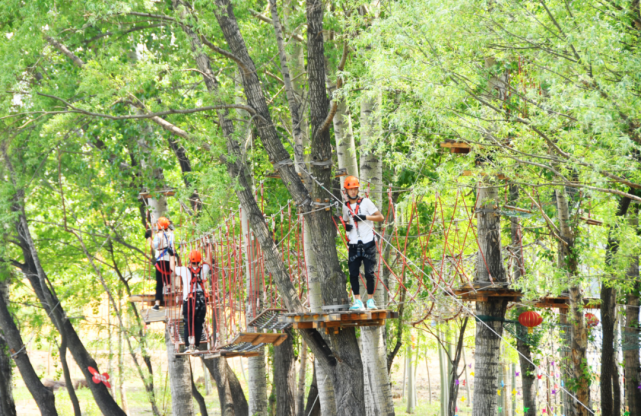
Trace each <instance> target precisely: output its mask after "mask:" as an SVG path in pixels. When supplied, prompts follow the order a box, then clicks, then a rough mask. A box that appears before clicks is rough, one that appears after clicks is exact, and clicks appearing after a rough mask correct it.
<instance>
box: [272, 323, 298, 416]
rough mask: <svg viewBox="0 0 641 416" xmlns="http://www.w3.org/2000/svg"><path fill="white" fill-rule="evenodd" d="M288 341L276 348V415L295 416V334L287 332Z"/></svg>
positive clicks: (290, 331) (289, 330)
mask: <svg viewBox="0 0 641 416" xmlns="http://www.w3.org/2000/svg"><path fill="white" fill-rule="evenodd" d="M285 333H286V334H287V339H286V340H285V341H284V342H283V343H282V344H280V345H279V346H277V347H274V386H275V387H276V415H277V416H295V415H296V409H295V407H296V403H295V401H294V389H295V384H296V375H295V374H296V366H295V365H294V363H295V361H294V344H293V340H292V338H293V335H294V334H293V332H292V330H291V329H287V330H285Z"/></svg>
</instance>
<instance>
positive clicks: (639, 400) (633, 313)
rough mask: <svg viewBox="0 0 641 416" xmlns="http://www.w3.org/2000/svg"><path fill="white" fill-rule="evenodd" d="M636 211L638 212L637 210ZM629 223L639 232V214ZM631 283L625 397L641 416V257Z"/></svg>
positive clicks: (632, 410) (632, 266)
mask: <svg viewBox="0 0 641 416" xmlns="http://www.w3.org/2000/svg"><path fill="white" fill-rule="evenodd" d="M635 211H638V209H637V210H635ZM628 216H629V218H628V223H629V224H630V225H631V226H633V227H634V228H635V229H637V230H638V227H639V217H638V212H634V213H629V214H628ZM626 275H627V277H628V279H629V280H630V281H634V282H635V283H634V286H633V288H632V291H631V292H630V293H629V294H628V296H627V302H626V303H627V306H626V312H625V329H624V333H623V334H624V337H623V345H624V349H623V356H624V359H625V397H626V399H627V406H628V411H629V412H630V415H641V389H639V385H641V364H640V363H639V291H640V290H641V284H640V283H639V256H638V255H635V256H634V258H633V259H632V261H631V263H630V266H629V267H628V272H627V273H626Z"/></svg>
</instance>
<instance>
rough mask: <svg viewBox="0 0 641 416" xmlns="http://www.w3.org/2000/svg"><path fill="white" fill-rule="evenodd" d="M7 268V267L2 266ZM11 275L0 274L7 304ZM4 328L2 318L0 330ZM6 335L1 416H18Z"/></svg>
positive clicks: (0, 361)
mask: <svg viewBox="0 0 641 416" xmlns="http://www.w3.org/2000/svg"><path fill="white" fill-rule="evenodd" d="M0 267H3V268H4V267H5V266H0ZM9 277H10V274H9V273H0V297H2V300H3V301H4V302H5V303H6V302H8V300H9V287H8V283H9ZM2 328H4V326H3V325H2V319H1V318H0V329H2ZM5 336H6V334H2V333H0V416H16V404H15V402H14V400H13V370H12V368H11V352H10V348H9V345H8V344H7V340H6V339H5Z"/></svg>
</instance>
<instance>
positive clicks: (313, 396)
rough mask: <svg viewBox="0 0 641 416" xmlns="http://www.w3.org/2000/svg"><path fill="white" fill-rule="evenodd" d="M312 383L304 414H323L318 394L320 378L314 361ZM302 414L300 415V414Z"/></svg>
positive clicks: (312, 415)
mask: <svg viewBox="0 0 641 416" xmlns="http://www.w3.org/2000/svg"><path fill="white" fill-rule="evenodd" d="M312 369H313V371H312V384H311V385H310V386H309V393H308V394H307V404H306V405H305V410H304V413H303V415H304V416H321V404H320V398H319V396H318V394H319V392H318V379H317V378H316V365H315V362H313V363H312ZM299 416H300V415H299Z"/></svg>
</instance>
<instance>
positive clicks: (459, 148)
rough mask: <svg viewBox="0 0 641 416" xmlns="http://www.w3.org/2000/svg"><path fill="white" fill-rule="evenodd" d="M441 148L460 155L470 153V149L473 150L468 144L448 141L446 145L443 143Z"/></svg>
mask: <svg viewBox="0 0 641 416" xmlns="http://www.w3.org/2000/svg"><path fill="white" fill-rule="evenodd" d="M441 147H445V148H447V149H450V153H459V154H467V153H470V149H471V148H472V147H471V146H470V145H469V144H467V143H463V142H455V141H453V140H447V141H445V142H444V143H441Z"/></svg>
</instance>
